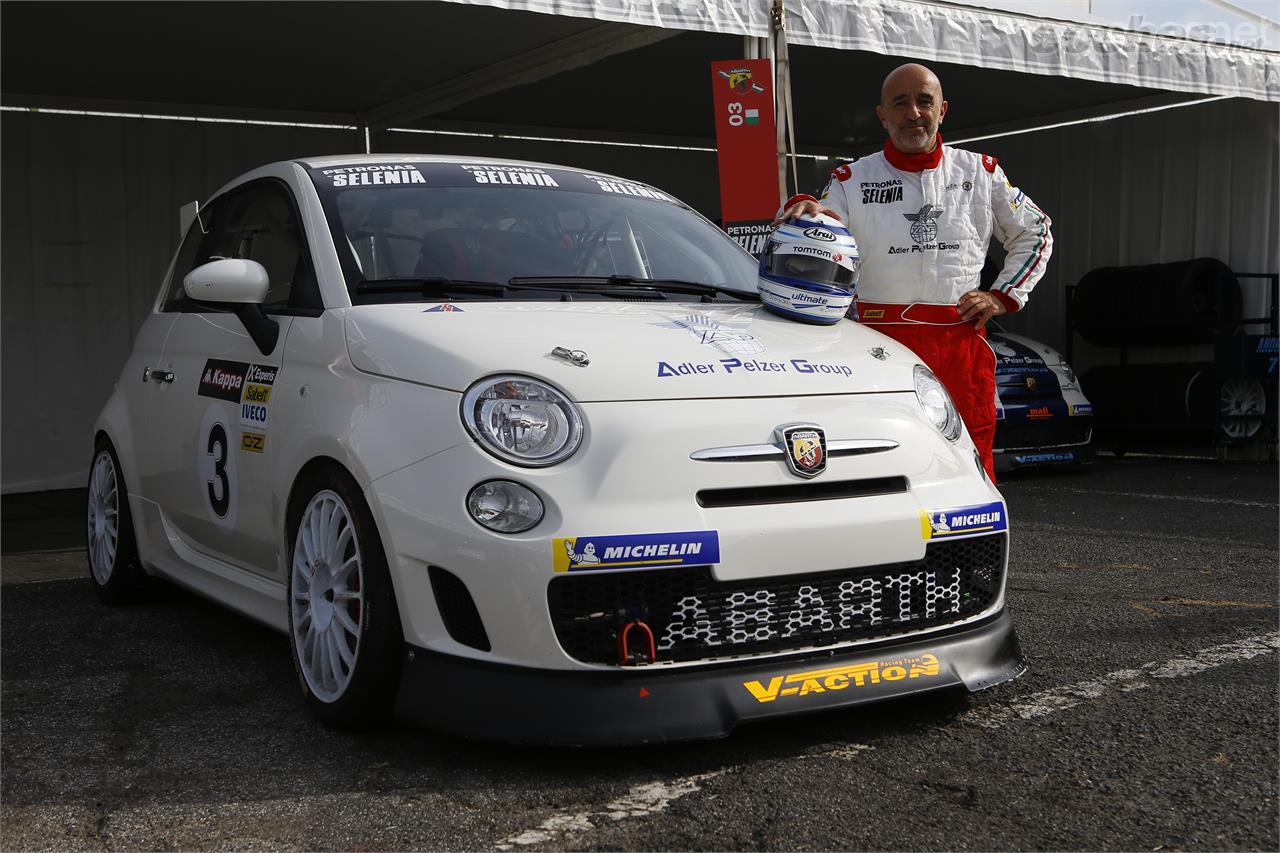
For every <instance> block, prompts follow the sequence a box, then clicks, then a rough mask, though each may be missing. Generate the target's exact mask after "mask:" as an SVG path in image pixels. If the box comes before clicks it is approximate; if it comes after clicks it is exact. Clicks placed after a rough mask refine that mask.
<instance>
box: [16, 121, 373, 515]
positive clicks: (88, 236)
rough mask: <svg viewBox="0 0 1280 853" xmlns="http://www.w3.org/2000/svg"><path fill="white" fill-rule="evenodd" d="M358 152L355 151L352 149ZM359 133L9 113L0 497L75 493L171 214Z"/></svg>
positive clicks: (167, 238) (142, 310)
mask: <svg viewBox="0 0 1280 853" xmlns="http://www.w3.org/2000/svg"><path fill="white" fill-rule="evenodd" d="M357 146H360V147H357ZM362 150H363V144H362V140H361V139H359V138H357V136H356V134H355V133H343V132H339V131H325V130H315V129H303V128H280V127H258V126H251V125H226V124H208V123H194V122H172V121H151V120H140V119H118V118H99V117H86V116H70V115H48V114H31V113H19V112H6V113H5V114H4V118H3V124H2V132H0V183H2V185H3V194H2V195H0V245H3V247H4V249H3V254H2V255H0V346H2V353H3V362H2V363H0V377H2V382H0V387H2V388H3V392H2V395H3V396H2V399H0V412H3V417H2V418H0V425H2V430H0V487H2V488H3V491H5V492H6V493H7V492H23V491H37V490H41V489H57V488H67V487H73V486H82V485H84V479H85V476H86V473H87V471H88V465H89V459H90V456H91V455H92V451H93V445H92V440H93V437H92V427H93V421H94V418H95V417H96V416H97V413H98V411H99V409H101V407H102V404H103V403H104V402H105V401H106V398H107V396H108V394H110V392H111V388H112V385H113V384H114V383H115V380H116V378H117V376H118V375H119V372H120V367H121V365H122V364H123V363H124V361H125V359H126V358H127V356H128V353H129V350H130V348H131V347H132V345H133V337H134V335H135V334H136V333H137V330H138V326H139V325H140V324H141V322H142V318H143V317H145V316H146V313H147V311H148V310H150V307H151V303H152V300H153V299H154V298H155V295H156V292H157V290H158V289H159V287H160V282H161V278H162V277H163V276H164V273H165V270H166V269H167V267H168V265H169V261H170V259H171V256H172V254H173V252H174V250H175V249H176V248H177V241H178V208H179V207H180V206H181V205H183V204H185V203H186V202H189V201H192V200H194V199H201V200H203V199H206V198H208V196H209V195H210V194H212V193H213V192H214V191H215V190H216V189H217V188H218V187H220V186H221V185H222V184H223V183H225V182H226V181H227V180H229V179H231V178H233V177H235V176H236V175H237V174H239V173H241V172H243V171H245V170H247V169H249V168H252V167H253V166H257V165H261V164H262V163H266V162H270V161H272V160H280V159H285V158H288V157H295V156H301V155H306V154H314V153H319V152H341V151H362Z"/></svg>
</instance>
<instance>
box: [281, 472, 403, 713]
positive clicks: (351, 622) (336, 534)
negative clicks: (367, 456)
mask: <svg viewBox="0 0 1280 853" xmlns="http://www.w3.org/2000/svg"><path fill="white" fill-rule="evenodd" d="M296 494H298V495H299V500H297V501H296V502H295V504H296V505H295V506H294V507H292V508H291V511H290V513H289V519H290V525H289V532H290V542H291V545H290V549H289V584H288V607H289V637H290V640H291V642H290V646H291V648H292V650H293V664H294V669H295V671H296V672H297V674H298V681H299V683H300V684H301V686H302V692H303V695H304V696H305V698H306V702H307V705H308V706H309V707H310V708H311V711H312V712H313V713H314V714H315V715H316V717H317V718H319V719H320V721H321V722H323V723H325V724H326V725H329V726H332V727H334V728H338V729H344V730H359V729H364V728H368V727H369V726H371V725H374V724H375V723H378V722H380V721H382V720H383V719H385V718H386V717H387V715H388V714H389V712H390V710H391V704H392V702H393V701H394V699H395V691H396V688H397V686H398V685H399V681H400V647H401V644H402V634H401V629H400V617H399V613H398V612H397V610H396V601H395V593H394V591H393V590H392V586H391V576H390V572H389V570H388V568H387V560H386V556H385V553H384V552H383V549H382V541H381V539H380V538H379V537H378V531H377V528H376V527H375V526H374V522H373V515H372V513H370V511H369V508H368V506H367V505H366V504H365V501H364V497H363V496H362V495H361V492H360V488H359V486H358V485H357V484H356V482H355V480H354V479H352V478H351V476H350V475H349V474H347V473H346V472H345V471H343V470H341V469H339V468H337V467H336V466H334V467H330V468H326V469H324V470H322V471H318V472H316V473H314V474H312V475H311V476H309V477H307V478H306V480H304V481H303V482H301V483H299V485H298V488H297V490H296Z"/></svg>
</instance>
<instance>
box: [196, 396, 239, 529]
mask: <svg viewBox="0 0 1280 853" xmlns="http://www.w3.org/2000/svg"><path fill="white" fill-rule="evenodd" d="M228 420H229V419H228V418H227V417H226V415H225V414H224V412H223V407H222V406H220V405H218V404H216V403H215V404H214V405H211V406H210V407H209V408H208V409H206V410H205V413H204V419H203V420H202V421H201V423H200V435H199V436H198V437H197V438H196V483H195V484H194V485H195V487H196V489H198V490H199V501H200V505H201V506H203V507H204V508H205V513H206V514H207V515H208V517H209V520H210V521H212V522H213V523H214V525H216V526H217V527H220V528H222V529H223V530H232V529H234V528H235V526H236V510H237V508H238V504H239V501H238V500H237V497H238V492H239V488H238V487H239V479H238V475H237V471H236V456H237V454H236V453H235V452H234V447H233V445H232V444H231V435H232V434H233V431H232V430H230V429H228V427H227V422H228ZM235 432H238V429H237V430H235Z"/></svg>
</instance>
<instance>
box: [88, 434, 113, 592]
mask: <svg viewBox="0 0 1280 853" xmlns="http://www.w3.org/2000/svg"><path fill="white" fill-rule="evenodd" d="M88 510H89V540H88V541H89V568H90V569H91V570H92V571H93V577H94V580H96V581H97V582H98V583H99V584H101V585H103V586H105V585H106V584H107V583H108V582H109V581H110V580H111V574H112V572H113V571H115V567H116V554H117V553H118V552H119V549H120V488H119V484H118V478H117V477H116V466H115V462H114V461H112V459H111V453H110V452H108V451H107V450H100V451H98V455H97V456H96V457H95V458H94V460H93V470H92V471H91V472H90V475H89V500H88Z"/></svg>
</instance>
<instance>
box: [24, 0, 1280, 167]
mask: <svg viewBox="0 0 1280 853" xmlns="http://www.w3.org/2000/svg"><path fill="white" fill-rule="evenodd" d="M499 5H501V6H520V7H525V8H523V9H500V8H495V7H496V6H499ZM543 7H546V8H547V9H548V10H554V11H557V12H559V14H541V13H539V12H538V11H531V10H532V9H542V8H543ZM757 7H759V8H757ZM906 7H910V8H909V9H908V8H906ZM737 8H742V9H746V10H748V11H749V12H750V13H751V15H755V16H756V17H754V18H752V17H750V16H748V17H746V18H744V17H742V16H741V15H738V14H730V13H728V12H726V11H725V10H727V9H737ZM765 8H766V6H765V4H764V3H763V0H757V2H756V3H753V4H740V3H731V2H729V0H713V2H707V3H701V2H699V3H693V2H690V0H669V2H664V3H661V4H652V3H640V2H636V0H600V2H589V0H572V2H571V0H521V2H514V0H513V2H495V3H460V2H444V3H442V2H417V3H381V2H370V3H354V2H335V3H323V4H301V3H279V2H257V3H176V2H175V3H163V2H147V3H109V2H92V3H6V4H4V5H3V6H2V7H0V15H2V16H3V26H0V79H3V86H4V92H3V94H2V95H0V99H2V102H3V104H4V105H5V106H27V107H33V106H34V107H61V108H70V109H86V110H117V111H124V112H151V113H167V114H177V115H201V116H223V117H234V118H249V119H253V118H261V119H274V120H284V121H303V122H320V123H331V124H346V125H356V124H370V125H372V126H373V127H375V128H378V127H387V126H392V127H410V128H420V129H437V130H439V129H452V130H460V131H471V132H486V131H490V130H497V129H502V130H503V131H505V132H512V131H513V130H515V131H519V130H520V129H527V130H540V131H542V132H544V133H546V134H547V135H552V136H560V137H566V138H600V139H608V138H611V137H613V138H625V139H628V140H636V141H644V140H654V141H664V142H675V143H677V144H678V143H680V142H681V141H684V142H687V143H689V144H701V145H709V144H712V143H711V142H710V137H711V136H712V135H713V133H712V118H711V87H710V82H709V81H710V71H709V67H708V63H709V62H710V61H712V60H715V59H733V58H738V57H741V56H742V55H743V52H744V47H743V40H742V37H741V33H740V32H738V31H742V30H745V31H748V32H755V31H756V30H757V29H759V28H760V26H761V20H763V19H761V20H757V18H760V16H762V15H764V11H763V10H764V9H765ZM787 8H788V9H789V10H791V12H790V16H789V18H788V21H789V34H790V35H789V37H790V38H791V39H792V40H793V43H795V44H796V46H795V47H793V49H792V55H791V59H792V69H793V71H792V79H793V91H794V98H795V107H796V126H797V131H798V134H799V142H800V149H801V150H802V151H810V152H824V153H832V154H843V153H847V154H854V153H860V152H865V151H867V150H870V149H873V148H875V147H878V146H879V144H880V142H881V141H882V139H883V131H882V130H881V129H880V127H879V125H878V123H877V122H876V120H875V117H874V114H873V112H872V109H871V107H872V105H873V104H874V102H875V100H876V96H877V94H878V88H879V83H880V80H881V79H882V78H883V77H884V75H885V74H886V73H887V72H888V71H889V70H890V69H891V68H893V67H894V66H895V65H897V64H899V63H900V62H902V61H903V60H904V58H908V57H909V58H916V59H921V60H924V61H929V62H930V64H931V65H932V67H934V68H935V70H936V71H937V72H938V74H939V76H940V77H941V79H942V81H943V84H944V88H945V91H946V95H947V97H948V99H949V101H950V102H951V112H950V113H949V115H948V118H947V122H946V131H947V133H948V134H949V136H950V137H952V138H956V137H960V136H972V135H977V134H979V133H981V132H989V131H991V130H992V129H993V128H995V129H1001V130H1003V129H1009V128H1012V127H1016V126H1029V125H1034V124H1036V123H1040V122H1043V121H1046V120H1050V119H1058V118H1061V117H1064V116H1066V117H1077V116H1079V117H1087V116H1090V115H1097V114H1104V113H1108V112H1117V111H1121V110H1125V109H1129V108H1135V107H1143V106H1151V105H1163V104H1167V103H1173V102H1178V101H1182V100H1188V99H1193V98H1194V97H1195V95H1193V94H1189V93H1187V92H1185V91H1174V90H1171V89H1167V88H1163V89H1162V88H1160V87H1153V86H1148V85H1134V84H1133V83H1130V82H1115V81H1111V82H1108V81H1104V80H1098V79H1092V78H1089V77H1088V75H1078V76H1052V77H1046V76H1043V75H1042V74H1027V73H1023V71H1021V70H1018V69H1014V68H1005V67H1000V63H994V62H993V63H989V64H988V66H987V67H980V66H981V63H980V62H969V61H966V62H965V63H964V64H960V63H956V62H952V61H948V58H951V59H953V58H955V57H953V56H951V54H952V53H954V50H951V51H950V52H949V53H947V57H946V58H943V59H942V60H941V61H939V60H938V59H934V58H932V56H933V53H937V52H938V48H936V47H930V46H929V45H927V44H923V45H920V46H919V48H918V49H919V51H920V52H918V53H915V54H911V53H903V52H901V51H897V49H896V48H895V51H896V52H894V53H893V55H883V54H882V53H880V52H873V51H869V50H865V49H833V48H832V47H830V46H822V45H821V44H820V43H821V42H823V38H819V35H820V33H821V32H823V29H822V20H820V19H819V18H818V17H816V15H817V13H819V12H820V13H823V14H827V15H828V16H829V17H828V19H823V20H827V21H828V23H829V24H831V25H832V26H834V21H835V19H834V18H831V17H830V16H831V15H834V14H835V12H836V11H839V10H841V9H846V10H847V9H855V8H856V9H872V8H874V9H878V10H880V11H879V12H878V13H877V14H881V15H882V16H883V15H889V14H890V13H894V14H906V13H907V12H911V10H913V9H914V10H915V12H919V13H920V14H926V13H927V14H929V15H932V14H934V13H935V12H937V11H938V10H939V9H940V8H941V7H939V6H937V5H935V4H931V3H906V2H903V0H876V2H861V3H857V4H848V3H833V2H830V0H806V2H805V3H799V2H796V0H791V2H790V3H788V6H787ZM904 9H906V12H904V11H903V10H904ZM619 10H621V12H619ZM699 10H701V12H699ZM833 10H834V11H833ZM921 10H923V12H921ZM946 11H947V14H948V15H949V16H951V17H952V18H954V19H955V20H956V21H957V24H956V27H957V29H956V32H957V33H962V32H964V31H966V30H965V28H966V26H968V25H967V24H965V23H964V21H963V20H961V19H960V18H958V17H956V16H961V15H964V14H980V15H981V16H982V17H983V19H984V20H989V19H990V18H991V16H992V15H995V14H996V13H988V12H985V11H983V12H980V13H979V12H976V11H975V10H973V9H970V8H967V7H948V8H947V10H946ZM677 13H678V14H677ZM660 14H661V15H667V16H668V18H669V19H668V18H663V19H659V18H658V16H659V15H660ZM868 14H871V13H870V12H868ZM646 16H648V17H649V18H653V19H654V20H653V21H649V22H650V23H654V22H655V21H656V22H657V23H660V24H664V25H667V26H663V27H655V26H640V25H636V24H634V23H619V22H617V21H615V20H608V19H610V18H613V19H626V20H628V21H631V20H637V19H639V20H648V18H646ZM997 17H998V16H997ZM1006 17H1013V16H1006ZM998 23H999V22H998V21H997V24H998ZM1024 23H1025V21H1024ZM1076 26H1079V25H1076ZM855 29H856V28H855ZM998 29H999V27H998V26H996V25H995V24H990V23H989V24H988V27H987V30H983V31H982V32H984V33H985V32H987V31H988V30H990V31H996V30H998ZM1024 29H1025V27H1024ZM850 32H855V31H854V30H850ZM886 32H887V31H886ZM806 33H807V35H806ZM855 35H856V33H855ZM933 35H934V36H935V37H936V36H937V35H938V33H937V32H934V33H933ZM881 36H882V38H883V39H885V40H886V41H887V40H888V38H889V37H888V35H886V34H885V33H884V32H882V33H881ZM851 38H852V36H851ZM959 38H960V36H959V35H956V34H955V33H951V34H948V38H947V39H943V40H938V39H935V44H942V43H945V44H947V45H952V44H959V43H960V42H959V41H958V39H959ZM953 39H955V40H954V41H953ZM826 41H828V42H830V41H831V38H826ZM1182 41H1186V40H1182ZM855 47H856V45H855ZM882 47H883V45H882ZM949 50H950V48H949ZM1224 50H1227V49H1226V48H1224ZM1232 50H1234V49H1232ZM1246 53H1247V51H1246ZM1253 53H1256V54H1258V55H1259V56H1266V57H1274V56H1275V54H1272V53H1267V52H1265V51H1254V52H1253ZM1005 64H1010V63H1005ZM1012 64H1017V63H1012ZM1266 67H1267V68H1271V69H1272V70H1274V63H1272V64H1270V65H1266ZM1040 70H1042V71H1043V68H1042V69H1040ZM1197 91H1201V92H1203V91H1212V87H1201V89H1199V90H1197Z"/></svg>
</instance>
